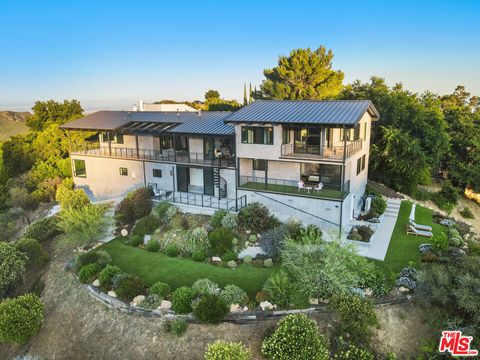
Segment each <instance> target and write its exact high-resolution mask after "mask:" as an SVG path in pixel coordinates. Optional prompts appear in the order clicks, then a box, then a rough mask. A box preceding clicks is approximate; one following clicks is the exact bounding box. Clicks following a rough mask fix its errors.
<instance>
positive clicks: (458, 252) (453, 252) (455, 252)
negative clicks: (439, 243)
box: [448, 248, 466, 257]
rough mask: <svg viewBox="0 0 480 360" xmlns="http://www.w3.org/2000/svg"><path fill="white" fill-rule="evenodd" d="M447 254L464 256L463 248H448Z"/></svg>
mask: <svg viewBox="0 0 480 360" xmlns="http://www.w3.org/2000/svg"><path fill="white" fill-rule="evenodd" d="M448 252H449V254H450V255H451V256H454V257H460V256H465V255H466V253H465V250H462V249H459V248H451V249H449V250H448Z"/></svg>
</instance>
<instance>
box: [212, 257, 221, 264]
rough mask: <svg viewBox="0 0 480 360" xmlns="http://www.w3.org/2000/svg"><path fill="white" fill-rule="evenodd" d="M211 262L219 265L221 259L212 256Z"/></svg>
mask: <svg viewBox="0 0 480 360" xmlns="http://www.w3.org/2000/svg"><path fill="white" fill-rule="evenodd" d="M212 262H216V263H219V262H222V259H220V258H219V257H218V256H214V257H212Z"/></svg>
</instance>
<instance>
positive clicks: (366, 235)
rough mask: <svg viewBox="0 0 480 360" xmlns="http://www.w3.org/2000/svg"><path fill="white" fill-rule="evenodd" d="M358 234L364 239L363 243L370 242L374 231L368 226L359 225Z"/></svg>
mask: <svg viewBox="0 0 480 360" xmlns="http://www.w3.org/2000/svg"><path fill="white" fill-rule="evenodd" d="M357 231H358V234H359V235H360V236H361V237H362V240H363V241H368V240H370V238H371V237H372V235H373V232H374V231H373V229H372V228H371V227H370V226H368V225H358V226H357Z"/></svg>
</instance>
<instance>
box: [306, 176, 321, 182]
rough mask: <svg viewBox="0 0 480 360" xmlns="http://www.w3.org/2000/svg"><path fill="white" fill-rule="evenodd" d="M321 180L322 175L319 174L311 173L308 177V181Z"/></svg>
mask: <svg viewBox="0 0 480 360" xmlns="http://www.w3.org/2000/svg"><path fill="white" fill-rule="evenodd" d="M319 181H320V176H318V175H310V176H309V177H308V182H319Z"/></svg>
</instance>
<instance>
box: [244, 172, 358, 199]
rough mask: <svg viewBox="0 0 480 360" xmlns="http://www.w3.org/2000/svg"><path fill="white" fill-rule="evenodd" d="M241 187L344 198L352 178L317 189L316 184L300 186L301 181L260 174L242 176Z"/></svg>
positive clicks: (290, 193)
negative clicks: (342, 183) (273, 177)
mask: <svg viewBox="0 0 480 360" xmlns="http://www.w3.org/2000/svg"><path fill="white" fill-rule="evenodd" d="M239 188H242V189H250V190H261V191H270V192H276V193H282V194H289V195H305V196H312V197H318V198H333V199H343V198H345V197H346V196H347V195H348V194H349V192H350V180H348V181H346V182H345V183H344V185H343V190H342V186H341V185H339V184H325V183H324V184H323V187H322V189H321V190H319V189H315V185H309V184H307V185H305V187H304V188H301V187H299V181H294V180H283V179H272V178H266V179H265V177H260V176H240V183H239Z"/></svg>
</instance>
